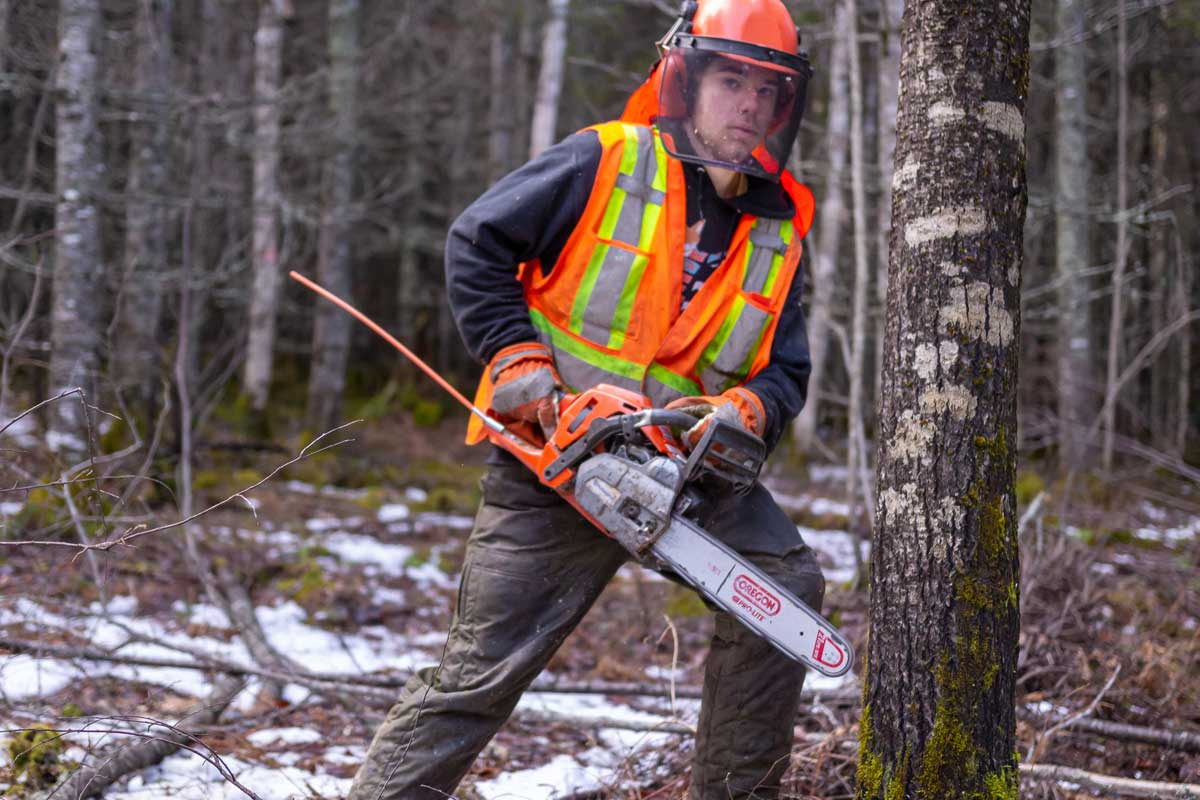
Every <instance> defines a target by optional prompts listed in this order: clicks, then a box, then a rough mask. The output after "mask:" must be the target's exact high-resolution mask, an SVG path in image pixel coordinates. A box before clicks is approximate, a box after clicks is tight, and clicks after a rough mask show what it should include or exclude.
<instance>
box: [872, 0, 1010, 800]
mask: <svg viewBox="0 0 1200 800" xmlns="http://www.w3.org/2000/svg"><path fill="white" fill-rule="evenodd" d="M1029 22H1030V8H1029V2H1028V0H1021V1H1020V2H1016V3H1009V4H1007V6H1006V7H1005V8H1004V9H1003V10H1001V8H1000V7H999V6H998V5H996V4H993V3H990V2H984V0H972V1H971V2H961V1H960V2H950V0H940V1H932V0H927V1H926V2H920V3H908V4H907V5H906V8H905V13H904V26H903V49H902V56H901V73H900V81H901V83H900V105H899V112H898V119H897V126H896V127H897V140H896V164H897V177H896V183H895V196H894V201H893V221H892V234H891V242H890V249H891V258H890V264H891V269H890V272H889V277H888V313H887V331H886V350H885V353H886V359H885V363H884V372H883V382H884V386H883V390H882V393H881V396H882V406H881V414H880V451H879V466H878V500H877V506H876V508H877V515H876V522H877V525H876V529H875V540H874V547H872V551H871V575H872V586H871V634H870V647H869V654H868V671H867V680H866V686H865V688H864V695H863V719H862V724H861V728H860V754H859V768H858V777H859V788H858V797H859V798H863V800H866V798H871V799H874V798H884V797H889V798H895V797H906V798H915V797H920V798H959V797H976V796H982V797H989V798H1016V796H1017V764H1016V757H1015V750H1014V746H1015V727H1016V718H1015V713H1014V686H1015V678H1016V663H1017V635H1018V631H1019V615H1018V584H1017V581H1018V574H1019V573H1018V562H1017V540H1016V530H1017V519H1016V497H1015V492H1014V481H1015V472H1016V461H1015V459H1016V434H1017V430H1016V390H1017V348H1018V343H1019V335H1018V334H1019V323H1020V312H1019V305H1018V301H1019V294H1020V279H1021V265H1022V259H1023V254H1022V225H1023V223H1024V218H1025V206H1026V189H1025V186H1026V184H1025V147H1024V142H1025V122H1024V113H1025V101H1026V92H1027V89H1028V69H1029V66H1028V65H1029V61H1028V54H1029Z"/></svg>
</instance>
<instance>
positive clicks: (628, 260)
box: [579, 198, 637, 344]
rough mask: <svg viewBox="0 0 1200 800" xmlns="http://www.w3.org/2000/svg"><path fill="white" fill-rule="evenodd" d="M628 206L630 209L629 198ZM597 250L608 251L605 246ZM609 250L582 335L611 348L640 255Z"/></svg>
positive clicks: (626, 251)
mask: <svg viewBox="0 0 1200 800" xmlns="http://www.w3.org/2000/svg"><path fill="white" fill-rule="evenodd" d="M625 205H626V206H628V205H629V200H628V198H627V199H626V200H625ZM622 213H624V212H622ZM597 246H598V247H605V245H604V244H600V245H597ZM607 247H608V252H607V253H605V255H604V265H603V266H601V267H600V274H599V275H598V276H597V278H596V285H595V286H594V287H592V296H591V297H589V298H588V304H587V309H586V310H585V311H584V312H583V320H582V322H583V327H582V330H580V332H579V333H580V334H581V335H582V336H583V337H584V338H585V339H587V340H589V341H592V342H597V343H599V344H608V337H609V335H610V334H611V333H612V322H613V317H614V316H616V313H617V304H618V303H620V302H621V289H622V288H624V286H625V279H626V278H627V277H628V276H629V270H631V269H632V268H633V260H634V259H635V258H637V253H633V252H630V251H629V250H626V249H625V248H623V247H618V246H616V245H608V246H607Z"/></svg>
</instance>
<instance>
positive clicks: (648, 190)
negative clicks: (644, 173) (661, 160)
mask: <svg viewBox="0 0 1200 800" xmlns="http://www.w3.org/2000/svg"><path fill="white" fill-rule="evenodd" d="M639 157H640V154H639ZM650 181H651V183H652V182H653V181H654V176H653V175H651V176H650ZM617 186H619V187H621V188H622V189H623V190H625V194H627V195H632V196H634V197H636V198H637V199H639V200H642V201H645V202H650V203H653V204H654V205H656V206H661V205H662V204H663V200H666V199H667V193H666V192H664V191H661V190H659V189H655V188H654V187H653V186H652V185H650V184H649V183H642V182H641V181H639V180H638V179H637V178H635V177H633V176H632V175H626V174H625V173H623V172H622V173H621V174H619V175H617ZM630 244H637V242H630Z"/></svg>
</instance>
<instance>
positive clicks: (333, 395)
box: [308, 0, 359, 432]
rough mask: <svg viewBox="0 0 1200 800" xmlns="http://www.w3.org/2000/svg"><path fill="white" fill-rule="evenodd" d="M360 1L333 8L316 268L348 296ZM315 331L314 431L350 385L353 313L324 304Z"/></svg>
mask: <svg viewBox="0 0 1200 800" xmlns="http://www.w3.org/2000/svg"><path fill="white" fill-rule="evenodd" d="M358 27H359V0H331V2H330V4H329V76H330V77H329V112H330V117H331V118H332V120H333V152H332V154H331V155H330V157H329V158H328V159H327V160H326V162H325V168H324V180H323V183H324V190H325V196H324V198H323V205H324V209H323V213H322V218H321V234H320V236H321V239H320V245H319V247H320V252H319V253H318V264H317V270H318V274H319V276H320V280H321V282H322V283H323V284H324V285H325V286H326V287H327V288H328V289H329V290H330V291H332V292H334V293H335V294H337V295H339V296H341V297H349V296H350V294H351V287H350V272H351V270H350V267H351V255H352V252H351V242H352V237H351V236H350V231H351V225H352V221H353V220H352V214H353V202H354V173H355V164H356V163H357V158H356V151H357V149H358V142H357V131H358V120H357V117H358V59H359V35H358ZM316 315H317V318H316V323H315V326H314V329H313V363H312V372H311V373H310V377H309V382H308V424H309V428H310V429H312V430H313V431H314V432H319V431H323V430H328V429H329V428H333V427H335V426H336V425H337V423H338V419H339V417H340V416H341V410H342V393H343V390H344V389H345V385H346V359H347V357H348V355H349V351H350V330H351V328H350V323H351V322H352V320H351V318H350V316H349V315H347V314H346V313H345V312H343V311H342V310H341V309H339V308H337V307H336V306H334V305H332V304H331V303H319V304H318V305H317V309H316Z"/></svg>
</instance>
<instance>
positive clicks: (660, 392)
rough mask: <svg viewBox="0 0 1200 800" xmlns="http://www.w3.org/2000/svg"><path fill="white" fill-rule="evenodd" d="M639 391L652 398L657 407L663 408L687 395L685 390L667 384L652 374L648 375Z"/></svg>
mask: <svg viewBox="0 0 1200 800" xmlns="http://www.w3.org/2000/svg"><path fill="white" fill-rule="evenodd" d="M639 391H641V392H643V393H644V394H645V395H646V397H649V398H650V402H651V404H652V405H653V406H654V407H655V408H662V407H663V406H665V405H666V404H667V403H669V402H671V401H672V400H678V399H679V398H681V397H684V396H685V395H684V394H683V392H681V391H679V390H678V389H675V388H674V387H671V386H667V385H666V384H665V383H663V382H662V381H659V380H655V379H654V378H653V377H652V376H650V375H647V376H646V380H645V381H644V382H643V386H642V388H641V389H640V390H639Z"/></svg>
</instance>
